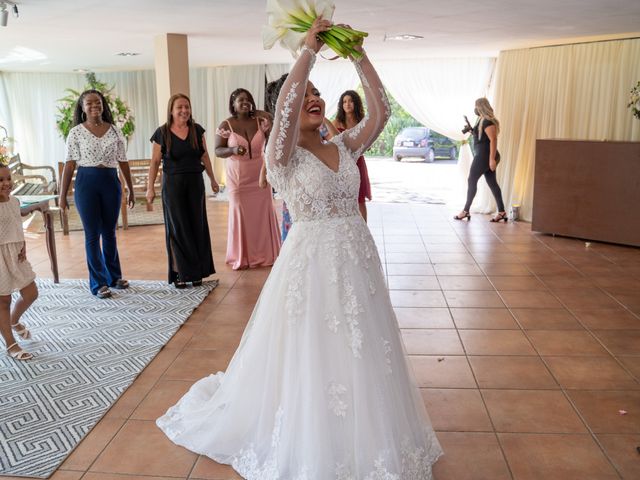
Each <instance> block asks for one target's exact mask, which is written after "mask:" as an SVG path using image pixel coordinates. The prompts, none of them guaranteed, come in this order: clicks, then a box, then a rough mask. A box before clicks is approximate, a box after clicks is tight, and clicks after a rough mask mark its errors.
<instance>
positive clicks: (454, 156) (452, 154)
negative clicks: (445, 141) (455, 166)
mask: <svg viewBox="0 0 640 480" xmlns="http://www.w3.org/2000/svg"><path fill="white" fill-rule="evenodd" d="M449 157H450V158H451V160H455V159H457V158H458V149H457V148H456V147H451V150H449Z"/></svg>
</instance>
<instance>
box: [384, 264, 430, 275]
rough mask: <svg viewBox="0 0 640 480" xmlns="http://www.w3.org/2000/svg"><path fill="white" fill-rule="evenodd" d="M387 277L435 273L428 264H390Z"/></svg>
mask: <svg viewBox="0 0 640 480" xmlns="http://www.w3.org/2000/svg"><path fill="white" fill-rule="evenodd" d="M387 275H435V272H434V270H433V266H431V265H429V264H426V263H416V264H410V263H388V264H387Z"/></svg>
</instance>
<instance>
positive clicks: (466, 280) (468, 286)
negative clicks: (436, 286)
mask: <svg viewBox="0 0 640 480" xmlns="http://www.w3.org/2000/svg"><path fill="white" fill-rule="evenodd" d="M438 281H439V282H440V286H441V287H442V290H490V291H493V290H495V289H494V288H493V285H491V283H490V282H489V280H487V278H486V277H481V276H477V275H443V276H441V277H438Z"/></svg>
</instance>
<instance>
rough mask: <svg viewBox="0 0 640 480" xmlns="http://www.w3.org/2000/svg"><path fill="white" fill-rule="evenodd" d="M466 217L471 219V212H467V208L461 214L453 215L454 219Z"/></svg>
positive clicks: (468, 219)
mask: <svg viewBox="0 0 640 480" xmlns="http://www.w3.org/2000/svg"><path fill="white" fill-rule="evenodd" d="M465 218H466V219H467V221H468V222H470V221H471V214H469V212H467V211H466V210H463V211H462V214H461V215H460V214H458V215H454V216H453V219H454V220H464V219H465Z"/></svg>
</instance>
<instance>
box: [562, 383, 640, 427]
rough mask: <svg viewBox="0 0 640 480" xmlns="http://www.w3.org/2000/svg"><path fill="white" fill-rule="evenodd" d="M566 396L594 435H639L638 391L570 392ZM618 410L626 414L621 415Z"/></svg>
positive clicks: (639, 398)
mask: <svg viewBox="0 0 640 480" xmlns="http://www.w3.org/2000/svg"><path fill="white" fill-rule="evenodd" d="M568 394H569V397H571V400H572V401H573V402H574V403H575V405H576V408H577V409H578V411H579V412H580V414H581V415H582V416H583V417H584V419H585V421H586V422H587V425H589V427H590V428H591V429H592V430H593V431H594V432H595V433H634V434H636V433H640V415H639V414H638V405H640V391H614V392H606V391H581V390H571V391H569V392H568ZM620 410H625V411H627V412H628V413H627V414H626V415H621V414H620V413H619V412H620Z"/></svg>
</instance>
